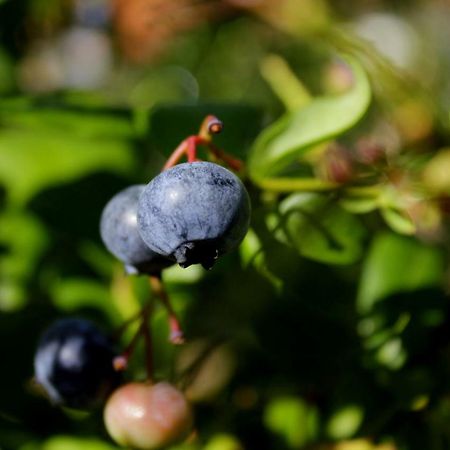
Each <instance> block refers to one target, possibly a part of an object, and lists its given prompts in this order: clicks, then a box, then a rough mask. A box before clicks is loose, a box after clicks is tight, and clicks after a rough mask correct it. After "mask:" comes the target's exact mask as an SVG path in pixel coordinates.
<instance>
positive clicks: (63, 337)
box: [34, 318, 120, 409]
mask: <svg viewBox="0 0 450 450" xmlns="http://www.w3.org/2000/svg"><path fill="white" fill-rule="evenodd" d="M115 356H116V352H115V351H114V349H113V347H112V345H111V343H110V342H109V340H108V339H107V338H106V336H104V335H103V334H102V333H101V332H100V331H99V330H98V329H97V328H96V327H95V326H94V325H93V324H92V323H91V322H89V321H87V320H84V319H74V318H71V319H61V320H59V321H57V322H55V323H54V324H53V325H51V326H50V327H49V328H48V329H47V330H46V331H45V333H44V334H43V336H42V337H41V339H40V341H39V344H38V347H37V351H36V354H35V357H34V370H35V377H36V381H37V382H38V383H39V384H40V385H41V386H42V387H43V388H44V389H45V391H46V392H47V394H48V396H49V397H50V400H51V401H52V402H53V403H55V404H60V405H65V406H69V407H72V408H79V409H86V408H90V407H92V406H95V405H96V404H97V403H99V402H101V401H102V400H104V399H105V398H106V396H107V395H108V394H109V393H110V392H111V390H112V389H113V388H115V387H116V386H117V385H118V383H119V381H120V376H119V374H118V373H117V372H116V371H115V370H114V367H113V359H114V357H115Z"/></svg>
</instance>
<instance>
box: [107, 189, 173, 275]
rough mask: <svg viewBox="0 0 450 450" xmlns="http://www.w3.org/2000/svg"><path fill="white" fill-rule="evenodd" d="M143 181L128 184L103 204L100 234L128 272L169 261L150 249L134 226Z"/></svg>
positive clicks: (155, 267)
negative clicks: (133, 184) (138, 183)
mask: <svg viewBox="0 0 450 450" xmlns="http://www.w3.org/2000/svg"><path fill="white" fill-rule="evenodd" d="M144 188H145V185H143V184H141V185H135V186H130V187H128V188H126V189H124V190H123V191H120V192H119V193H118V194H116V195H115V196H114V197H113V198H112V199H111V200H110V201H109V202H108V204H107V205H106V206H105V208H104V210H103V213H102V217H101V220H100V235H101V237H102V240H103V242H104V244H105V246H106V248H107V249H108V250H109V251H110V252H111V253H112V254H113V255H114V256H116V258H118V259H119V260H121V261H122V262H123V263H124V264H125V269H126V271H127V273H129V274H136V273H147V274H152V273H157V272H160V271H161V269H164V268H165V267H168V266H169V265H171V264H172V263H171V262H170V261H168V260H167V259H166V258H164V257H162V256H161V255H159V254H157V253H155V252H154V251H152V250H150V249H149V248H148V247H147V245H145V243H144V241H143V240H142V239H141V236H140V234H139V232H138V229H137V218H136V214H137V205H138V199H139V195H140V194H141V192H142V191H143V190H144Z"/></svg>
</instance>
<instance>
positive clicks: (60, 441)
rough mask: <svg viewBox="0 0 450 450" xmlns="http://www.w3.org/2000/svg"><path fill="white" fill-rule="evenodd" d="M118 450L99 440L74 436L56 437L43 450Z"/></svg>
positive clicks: (45, 443)
mask: <svg viewBox="0 0 450 450" xmlns="http://www.w3.org/2000/svg"><path fill="white" fill-rule="evenodd" d="M61 449H64V450H117V447H115V446H112V445H109V444H106V443H105V442H102V441H100V440H98V439H87V438H78V437H73V436H54V437H51V438H50V439H48V440H46V441H45V442H44V444H43V445H42V447H41V450H61Z"/></svg>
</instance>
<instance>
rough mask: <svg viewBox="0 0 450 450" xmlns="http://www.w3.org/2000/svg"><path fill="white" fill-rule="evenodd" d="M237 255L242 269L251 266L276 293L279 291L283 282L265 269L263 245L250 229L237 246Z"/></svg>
mask: <svg viewBox="0 0 450 450" xmlns="http://www.w3.org/2000/svg"><path fill="white" fill-rule="evenodd" d="M239 253H240V255H241V259H242V263H243V266H244V267H247V266H249V265H253V267H254V268H255V269H256V270H257V271H258V272H259V273H260V274H261V275H262V276H264V277H265V278H267V280H269V282H270V283H272V285H273V286H274V288H275V289H276V290H277V291H278V292H280V291H281V289H282V287H283V280H282V279H280V278H279V277H277V276H276V275H275V274H274V273H272V272H271V271H270V270H269V268H268V267H267V262H266V255H265V251H264V248H263V244H262V242H261V241H260V239H259V238H258V235H257V234H256V233H255V232H254V231H253V230H252V229H251V228H250V229H249V230H248V232H247V234H246V236H245V238H244V240H243V241H242V243H241V245H240V246H239Z"/></svg>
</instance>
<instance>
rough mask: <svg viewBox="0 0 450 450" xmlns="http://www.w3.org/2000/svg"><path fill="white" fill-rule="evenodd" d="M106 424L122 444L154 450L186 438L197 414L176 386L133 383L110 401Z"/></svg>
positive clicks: (106, 412)
mask: <svg viewBox="0 0 450 450" xmlns="http://www.w3.org/2000/svg"><path fill="white" fill-rule="evenodd" d="M104 421H105V425H106V429H107V430H108V433H109V434H110V436H111V437H112V438H113V439H114V441H116V442H117V443H118V444H120V445H123V446H129V447H132V448H135V449H139V450H154V449H159V448H162V447H165V446H167V445H170V444H173V443H176V442H178V441H180V440H182V439H184V438H186V437H187V436H188V434H189V432H190V431H191V429H192V424H193V415H192V410H191V407H190V405H189V403H188V401H187V400H186V398H185V396H184V395H183V393H182V392H181V391H179V390H178V389H177V388H175V387H174V386H173V385H171V384H169V383H167V382H160V383H157V384H154V385H152V384H147V383H129V384H126V385H124V386H122V387H120V388H119V389H117V390H116V391H115V392H114V393H113V394H112V395H111V397H110V398H109V399H108V402H107V404H106V407H105V410H104Z"/></svg>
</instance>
